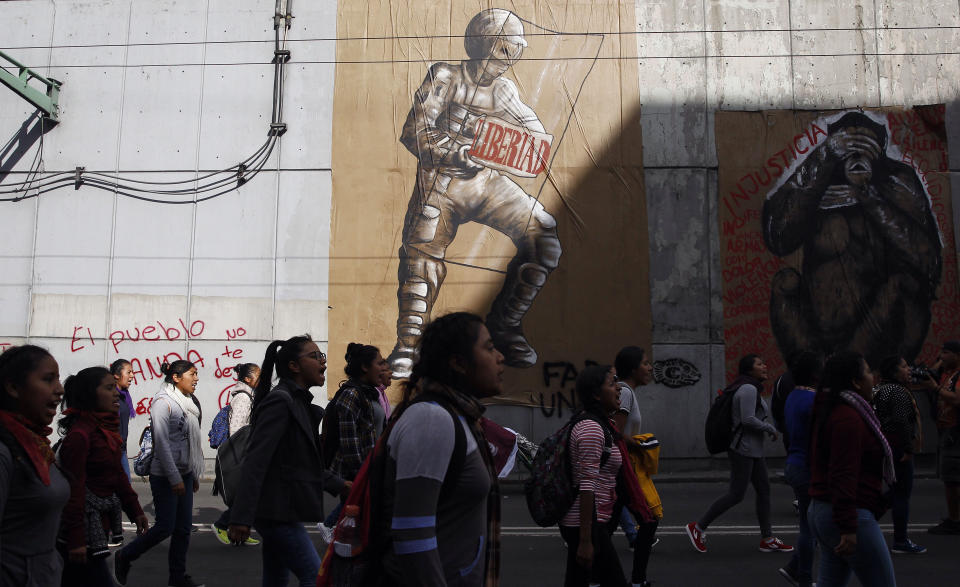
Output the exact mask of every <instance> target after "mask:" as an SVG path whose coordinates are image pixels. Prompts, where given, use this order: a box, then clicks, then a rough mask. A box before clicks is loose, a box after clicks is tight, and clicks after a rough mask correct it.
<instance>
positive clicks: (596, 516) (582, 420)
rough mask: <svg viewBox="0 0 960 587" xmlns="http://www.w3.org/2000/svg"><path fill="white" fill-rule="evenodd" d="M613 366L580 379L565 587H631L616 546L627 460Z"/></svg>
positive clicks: (565, 527)
mask: <svg viewBox="0 0 960 587" xmlns="http://www.w3.org/2000/svg"><path fill="white" fill-rule="evenodd" d="M613 373H614V372H613V369H612V368H611V367H610V366H609V365H592V366H590V367H587V368H586V369H584V370H583V371H581V372H580V375H579V376H578V377H577V384H576V392H577V399H579V400H580V404H581V405H582V406H583V412H582V414H581V415H580V416H574V417H575V418H577V419H579V421H577V422H576V423H575V424H574V425H573V427H572V428H571V429H570V441H569V442H570V445H569V449H568V450H569V456H570V464H571V469H572V472H573V486H574V487H578V496H577V499H576V500H575V501H574V502H573V506H571V507H570V511H568V512H567V514H566V515H565V516H564V517H563V519H562V520H560V536H561V537H562V538H563V541H564V542H566V543H567V570H566V575H565V579H564V583H563V584H564V586H565V587H586V586H587V585H591V584H599V585H602V586H603V587H626V585H627V579H626V577H625V576H624V574H623V567H622V566H620V558H619V556H618V555H617V551H616V548H614V546H613V542H612V541H611V538H612V536H611V534H612V529H613V528H614V527H616V524H617V523H618V522H619V518H614V517H613V516H614V514H615V511H614V510H615V509H616V508H615V505H616V503H617V476H618V475H619V474H620V469H621V467H622V466H623V463H624V457H623V455H622V454H621V453H620V451H619V450H618V448H617V445H616V441H617V440H618V439H619V437H620V435H619V433H617V432H616V430H615V428H614V426H613V421H612V420H611V417H612V416H613V414H614V413H616V411H617V410H618V409H620V392H619V391H618V389H617V386H616V384H615V382H614V380H615V377H614V374H613Z"/></svg>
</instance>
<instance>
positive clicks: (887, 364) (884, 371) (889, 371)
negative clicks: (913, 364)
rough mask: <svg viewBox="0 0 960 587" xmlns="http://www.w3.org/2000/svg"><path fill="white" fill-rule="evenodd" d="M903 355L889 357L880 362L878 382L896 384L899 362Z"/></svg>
mask: <svg viewBox="0 0 960 587" xmlns="http://www.w3.org/2000/svg"><path fill="white" fill-rule="evenodd" d="M902 360H903V355H890V356H889V357H884V358H883V359H881V360H880V369H879V371H880V380H881V381H883V382H884V383H897V384H899V383H900V382H899V381H897V371H899V370H900V361H902Z"/></svg>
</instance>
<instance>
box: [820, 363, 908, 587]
mask: <svg viewBox="0 0 960 587" xmlns="http://www.w3.org/2000/svg"><path fill="white" fill-rule="evenodd" d="M872 398H873V374H872V373H871V372H870V367H869V366H868V365H867V361H866V360H865V359H864V358H863V356H862V355H861V354H859V353H856V352H851V351H844V352H840V353H837V354H835V355H833V356H832V357H830V358H829V359H828V360H827V363H826V365H825V366H824V369H823V378H822V380H821V383H820V388H819V389H818V391H817V394H816V397H815V399H814V407H813V427H812V428H811V429H810V434H811V442H810V454H809V458H810V497H811V502H810V508H809V510H808V514H807V515H808V519H809V522H810V529H811V531H812V532H813V536H814V538H815V539H816V541H817V544H819V546H820V570H819V573H818V576H817V584H818V585H820V587H837V586H840V585H846V584H847V582H848V581H849V580H850V575H851V573H855V574H856V575H857V578H858V579H859V580H860V583H861V584H862V585H869V586H870V587H894V586H895V585H896V579H895V578H894V574H893V561H892V560H891V559H890V552H889V551H888V550H887V544H886V541H885V540H884V539H883V532H882V531H881V530H880V525H879V524H878V523H877V520H878V519H879V518H880V516H882V515H883V512H884V511H885V510H886V504H885V500H884V497H883V488H884V485H887V486H890V485H891V484H893V482H894V481H895V474H894V463H893V455H892V453H891V452H890V445H889V444H887V440H886V438H884V436H883V432H882V431H881V430H880V421H879V420H877V416H876V414H874V411H873V408H872V407H871V406H870V400H871V399H872Z"/></svg>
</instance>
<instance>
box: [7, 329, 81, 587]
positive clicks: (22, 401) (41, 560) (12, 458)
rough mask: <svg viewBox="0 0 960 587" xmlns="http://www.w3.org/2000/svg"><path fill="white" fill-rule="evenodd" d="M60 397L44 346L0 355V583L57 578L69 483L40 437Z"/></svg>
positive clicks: (27, 585) (44, 584)
mask: <svg viewBox="0 0 960 587" xmlns="http://www.w3.org/2000/svg"><path fill="white" fill-rule="evenodd" d="M61 398H63V386H62V385H60V367H59V366H58V365H57V361H56V360H54V358H53V357H52V356H51V355H50V353H49V352H47V350H46V349H42V348H40V347H37V346H33V345H23V346H13V347H9V348H8V349H7V350H5V351H4V352H3V353H2V354H0V585H17V587H50V586H51V585H56V584H57V583H59V582H60V575H61V572H62V570H63V560H62V559H61V558H60V555H59V554H58V553H57V550H56V548H55V545H56V538H57V529H58V528H59V526H60V512H61V511H62V510H63V506H64V504H65V503H67V499H69V497H70V484H69V483H67V480H66V479H65V478H64V476H63V474H62V473H61V472H60V469H59V468H57V467H56V466H54V463H55V461H56V458H55V457H54V454H53V450H52V449H51V448H50V440H49V439H48V438H47V437H48V436H50V434H51V433H52V432H53V430H51V429H50V424H51V422H53V417H54V416H55V415H56V413H57V406H58V405H59V404H60V400H61Z"/></svg>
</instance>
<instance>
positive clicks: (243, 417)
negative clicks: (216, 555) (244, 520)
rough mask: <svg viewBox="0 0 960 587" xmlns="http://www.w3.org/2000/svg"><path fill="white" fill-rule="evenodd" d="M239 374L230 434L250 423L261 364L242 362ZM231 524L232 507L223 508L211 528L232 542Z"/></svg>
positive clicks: (252, 542)
mask: <svg viewBox="0 0 960 587" xmlns="http://www.w3.org/2000/svg"><path fill="white" fill-rule="evenodd" d="M233 372H234V374H236V376H237V383H236V384H235V385H234V386H233V387H232V388H230V392H229V394H230V400H229V401H230V420H229V424H228V425H227V430H228V431H229V433H230V436H233V435H234V434H236V433H237V432H238V431H239V430H240V429H241V428H243V427H244V426H247V425H248V424H250V414H251V413H252V411H253V393H254V392H253V390H254V389H255V388H256V387H257V382H258V381H259V380H260V365H257V364H255V363H240V364H239V365H237V366H235V367H234V368H233ZM229 525H230V508H227V509H225V510H223V513H222V514H220V517H219V518H217V521H216V522H214V523H213V525H212V526H211V529H212V530H213V535H214V536H216V537H217V540H219V541H220V542H221V543H222V544H227V545H229V544H230V538H229V537H228V536H227V527H228V526H229ZM243 544H244V545H245V546H257V545H258V544H260V541H259V540H257V539H256V538H254V537H252V536H251V537H250V538H247V539H246V540H245V541H244V543H243Z"/></svg>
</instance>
